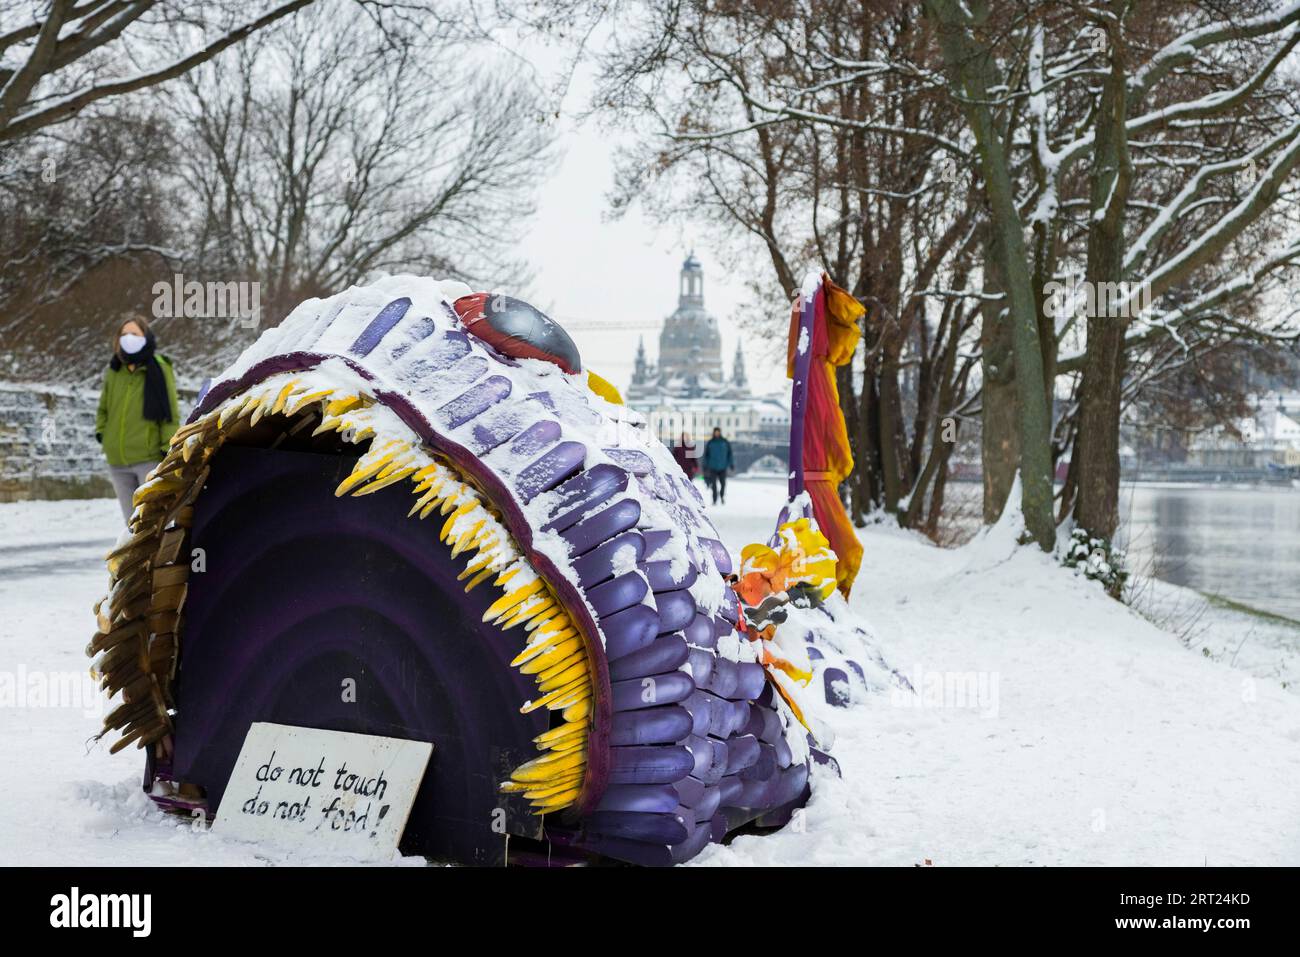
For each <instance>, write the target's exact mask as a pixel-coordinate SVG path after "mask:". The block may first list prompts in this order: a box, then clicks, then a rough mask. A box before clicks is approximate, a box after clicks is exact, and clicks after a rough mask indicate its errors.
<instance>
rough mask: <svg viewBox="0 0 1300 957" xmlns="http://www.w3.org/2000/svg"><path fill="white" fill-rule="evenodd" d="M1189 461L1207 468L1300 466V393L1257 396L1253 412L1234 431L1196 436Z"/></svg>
mask: <svg viewBox="0 0 1300 957" xmlns="http://www.w3.org/2000/svg"><path fill="white" fill-rule="evenodd" d="M1234 432H1235V434H1234ZM1188 462H1189V464H1191V465H1196V466H1201V467H1208V468H1300V393H1297V392H1291V393H1285V392H1269V393H1266V394H1264V395H1261V396H1259V397H1258V398H1257V399H1256V400H1255V414H1254V415H1253V416H1251V417H1249V418H1245V419H1242V420H1241V421H1240V422H1238V423H1237V424H1236V428H1235V430H1234V431H1229V430H1226V429H1214V430H1212V431H1209V432H1206V433H1204V434H1203V435H1200V436H1198V437H1197V438H1196V439H1195V440H1194V441H1193V442H1192V444H1191V448H1190V449H1189V454H1188Z"/></svg>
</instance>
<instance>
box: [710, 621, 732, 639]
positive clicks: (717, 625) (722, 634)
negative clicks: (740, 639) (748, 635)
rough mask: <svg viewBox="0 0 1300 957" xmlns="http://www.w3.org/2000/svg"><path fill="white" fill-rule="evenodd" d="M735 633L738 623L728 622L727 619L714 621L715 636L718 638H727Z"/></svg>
mask: <svg viewBox="0 0 1300 957" xmlns="http://www.w3.org/2000/svg"><path fill="white" fill-rule="evenodd" d="M735 631H736V623H735V622H734V621H727V619H725V618H714V619H713V634H714V635H715V636H716V637H718V638H726V637H727V636H728V635H731V634H734V633H735Z"/></svg>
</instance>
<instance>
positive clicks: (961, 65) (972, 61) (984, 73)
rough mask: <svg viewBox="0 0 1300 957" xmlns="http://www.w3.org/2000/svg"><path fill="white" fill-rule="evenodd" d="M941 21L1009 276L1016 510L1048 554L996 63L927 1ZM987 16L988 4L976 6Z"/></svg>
mask: <svg viewBox="0 0 1300 957" xmlns="http://www.w3.org/2000/svg"><path fill="white" fill-rule="evenodd" d="M927 6H928V7H929V8H930V9H931V11H933V12H934V14H935V15H936V19H937V20H938V21H939V45H940V47H941V48H942V50H943V57H944V61H945V62H946V64H947V66H948V70H949V73H950V76H951V80H952V85H953V87H954V90H953V93H954V94H955V95H957V96H958V97H959V98H960V102H961V107H962V109H963V111H964V112H965V113H966V117H967V121H968V122H969V123H970V126H971V130H972V132H973V133H974V134H975V142H976V147H977V155H978V158H979V168H980V172H981V173H982V174H983V177H984V192H985V195H986V197H987V199H988V204H989V216H990V223H991V226H992V229H993V231H994V244H993V245H994V249H995V251H996V252H997V253H998V254H999V256H1000V259H1001V267H1002V270H1003V274H1004V276H1005V278H1006V299H1005V305H1006V307H1007V314H1006V315H1007V317H1008V320H1009V324H1010V326H1011V339H1012V349H1013V353H1014V355H1015V386H1016V405H1017V411H1018V415H1017V421H1016V424H1017V429H1018V432H1019V439H1020V482H1021V484H1020V492H1021V495H1020V508H1021V511H1022V512H1023V514H1024V519H1025V530H1026V531H1027V532H1028V533H1029V536H1030V538H1032V539H1033V540H1034V541H1035V542H1037V543H1038V545H1039V547H1040V548H1042V549H1043V550H1045V551H1051V550H1052V549H1053V548H1054V547H1055V546H1056V522H1055V521H1054V520H1053V517H1052V449H1051V425H1052V423H1051V409H1050V407H1049V405H1048V403H1047V389H1046V386H1045V383H1046V379H1045V378H1044V371H1043V355H1042V352H1041V344H1040V342H1039V334H1038V333H1039V328H1038V321H1039V315H1038V313H1039V302H1038V300H1039V297H1038V294H1037V293H1035V292H1034V289H1033V281H1032V277H1031V275H1030V270H1031V266H1030V263H1029V255H1028V251H1027V249H1026V248H1025V233H1024V223H1023V222H1022V220H1021V218H1020V212H1019V209H1018V208H1017V206H1016V196H1015V192H1014V188H1013V186H1012V183H1011V172H1010V168H1009V161H1008V158H1007V155H1006V146H1005V144H1004V143H1003V142H1002V133H1001V131H1000V130H999V129H998V128H997V125H996V124H995V123H994V122H993V115H992V112H991V110H990V109H989V101H990V100H991V99H992V95H991V94H990V92H989V91H990V90H991V89H993V88H994V87H995V86H997V85H998V82H999V81H998V79H997V76H996V69H995V67H994V63H993V58H992V56H991V55H990V53H989V51H988V49H987V48H985V47H983V46H981V45H980V44H978V43H977V42H976V41H975V40H974V38H973V37H972V35H971V34H970V32H969V30H968V26H967V14H966V13H965V12H964V10H963V9H962V6H963V5H961V4H958V2H957V0H927ZM970 6H972V7H976V8H978V9H979V10H981V11H982V12H983V14H984V15H985V16H986V15H987V9H988V5H987V3H986V2H984V3H974V2H973V0H972V2H971V3H970Z"/></svg>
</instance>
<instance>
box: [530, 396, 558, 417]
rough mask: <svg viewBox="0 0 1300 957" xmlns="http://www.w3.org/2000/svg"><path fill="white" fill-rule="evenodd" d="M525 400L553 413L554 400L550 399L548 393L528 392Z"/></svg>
mask: <svg viewBox="0 0 1300 957" xmlns="http://www.w3.org/2000/svg"><path fill="white" fill-rule="evenodd" d="M526 398H527V399H528V401H530V402H536V403H538V404H539V405H544V406H545V407H546V408H548V409H550V410H551V411H552V412H554V411H555V399H554V398H552V397H551V394H550V393H549V392H530V393H529V394H528V395H527V396H526Z"/></svg>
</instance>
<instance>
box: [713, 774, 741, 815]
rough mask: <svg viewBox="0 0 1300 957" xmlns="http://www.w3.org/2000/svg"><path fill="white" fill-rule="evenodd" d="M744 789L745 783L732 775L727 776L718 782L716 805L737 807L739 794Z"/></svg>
mask: <svg viewBox="0 0 1300 957" xmlns="http://www.w3.org/2000/svg"><path fill="white" fill-rule="evenodd" d="M744 789H745V782H744V781H742V780H740V778H738V777H736V776H735V775H734V774H732V775H727V776H726V777H724V778H723V779H722V780H721V781H719V782H718V795H719V801H718V803H719V804H720V805H721V806H722V807H738V806H739V804H738V803H737V802H739V801H740V793H741V791H743V790H744Z"/></svg>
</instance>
